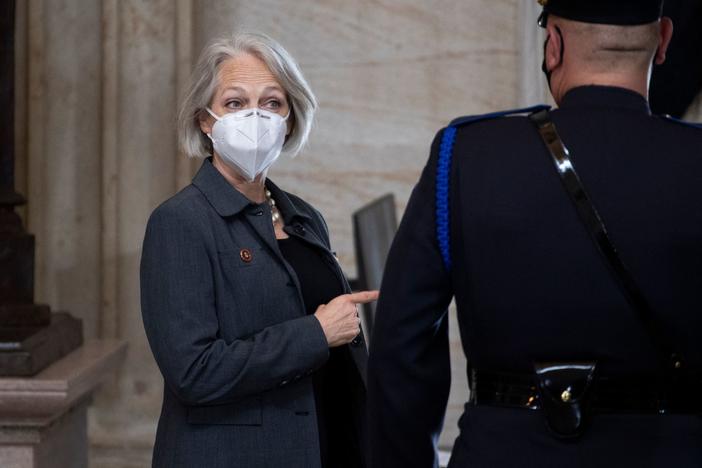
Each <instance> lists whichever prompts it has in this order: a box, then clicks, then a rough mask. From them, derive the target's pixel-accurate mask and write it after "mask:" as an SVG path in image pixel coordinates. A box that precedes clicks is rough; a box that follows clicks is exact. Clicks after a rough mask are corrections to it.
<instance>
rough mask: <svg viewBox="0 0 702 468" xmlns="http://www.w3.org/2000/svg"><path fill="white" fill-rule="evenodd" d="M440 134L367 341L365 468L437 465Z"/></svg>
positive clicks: (442, 348)
mask: <svg viewBox="0 0 702 468" xmlns="http://www.w3.org/2000/svg"><path fill="white" fill-rule="evenodd" d="M439 141H440V139H439V137H438V136H437V138H435V140H434V143H433V145H432V151H431V155H430V158H429V162H428V163H427V165H426V167H425V168H424V171H423V173H422V176H421V178H420V180H419V183H418V184H417V186H416V187H415V188H414V191H413V192H412V195H411V197H410V201H409V204H408V206H407V209H406V211H405V214H404V216H403V218H402V222H401V223H400V227H399V228H398V231H397V234H396V237H395V239H394V241H393V244H392V247H391V248H390V252H389V254H388V259H387V263H386V266H385V272H384V276H383V281H382V285H381V290H380V291H381V292H380V299H379V302H378V308H377V312H376V317H375V324H374V327H373V331H372V337H371V344H370V358H369V368H368V374H369V375H368V406H369V412H370V413H369V432H370V441H371V461H372V463H371V466H372V467H374V468H375V467H383V468H392V467H403V468H412V467H422V468H427V467H432V466H436V467H438V454H437V453H436V444H437V440H438V437H439V433H440V432H441V429H442V426H443V419H444V413H445V410H446V403H447V400H448V393H449V387H450V382H451V374H450V371H451V370H450V360H449V342H448V314H447V308H448V305H449V303H450V302H451V298H452V294H453V293H452V287H451V279H450V276H449V273H448V271H447V270H446V269H445V267H444V263H443V261H442V257H441V254H440V250H439V246H438V243H437V241H436V223H435V194H434V193H435V180H436V167H437V153H438V145H439Z"/></svg>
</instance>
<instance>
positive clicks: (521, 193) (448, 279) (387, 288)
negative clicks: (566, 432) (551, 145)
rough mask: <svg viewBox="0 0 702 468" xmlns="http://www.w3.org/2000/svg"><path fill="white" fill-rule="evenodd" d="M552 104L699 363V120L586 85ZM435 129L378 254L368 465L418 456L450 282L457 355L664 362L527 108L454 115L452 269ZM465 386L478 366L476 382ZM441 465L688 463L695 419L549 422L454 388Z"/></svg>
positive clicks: (628, 370)
mask: <svg viewBox="0 0 702 468" xmlns="http://www.w3.org/2000/svg"><path fill="white" fill-rule="evenodd" d="M552 117H553V121H554V123H555V125H556V127H557V128H558V131H559V133H560V135H561V137H562V139H563V141H564V142H565V144H566V146H567V147H568V149H569V150H570V155H571V158H572V160H573V165H574V166H575V168H576V170H577V171H578V173H579V175H580V178H581V179H582V182H583V184H584V185H585V187H586V188H587V190H588V192H589V195H590V197H591V199H592V201H593V203H594V204H595V206H596V207H597V208H598V211H599V213H600V215H601V216H602V217H603V219H604V222H605V224H606V225H607V227H608V231H609V235H610V236H611V238H612V241H613V242H614V244H615V245H616V246H617V248H618V249H619V252H620V254H621V257H622V259H623V261H624V263H625V264H627V266H628V267H629V268H630V270H631V271H632V274H633V275H634V277H635V278H636V280H637V282H638V283H639V286H640V287H641V289H642V290H643V292H644V293H645V294H646V297H647V299H648V301H649V302H650V303H651V305H652V307H653V309H654V311H655V312H656V314H657V315H658V320H659V321H660V322H661V323H662V324H663V325H662V326H663V327H664V328H665V333H666V334H668V335H669V336H670V337H671V339H673V340H675V342H676V343H677V344H678V345H679V347H680V348H681V352H682V354H683V356H684V357H685V358H686V359H687V363H688V366H689V368H690V369H691V370H692V371H697V372H700V371H701V370H702V130H700V129H698V128H692V127H691V126H687V125H685V124H682V123H678V122H673V121H671V120H669V119H666V118H663V117H658V116H655V115H652V114H651V112H650V110H649V107H648V103H647V102H646V100H645V99H644V97H643V96H641V95H639V94H637V93H634V92H632V91H628V90H625V89H621V88H611V87H601V86H587V87H580V88H576V89H573V90H571V91H570V92H568V93H567V94H566V96H565V97H564V99H563V102H562V103H561V106H560V108H559V109H557V110H555V111H553V113H552ZM442 134H443V132H440V133H439V135H437V139H436V140H435V142H434V145H433V147H432V151H431V156H430V158H429V162H428V164H427V166H426V168H425V170H424V173H423V174H422V177H421V179H420V181H419V184H418V185H417V187H416V188H415V189H414V192H413V194H412V197H411V199H410V201H409V205H408V207H407V210H406V212H405V215H404V218H403V221H402V223H401V225H400V227H399V230H398V233H397V236H396V238H395V241H394V243H393V245H392V248H391V250H390V253H389V257H388V261H387V266H386V270H385V276H384V278H383V282H382V287H381V293H380V300H379V302H378V308H377V313H376V318H375V324H374V329H373V337H372V340H371V346H370V349H371V351H370V361H369V367H368V392H369V393H368V404H369V410H370V411H369V415H370V416H369V421H370V422H371V424H372V425H371V426H370V428H371V429H370V431H369V432H370V440H371V446H372V449H371V450H372V454H373V455H372V461H373V462H374V463H372V466H373V467H374V468H376V467H377V468H394V467H398V468H399V467H402V468H415V467H416V468H420V467H421V468H431V467H432V466H433V464H434V461H435V459H434V457H435V443H434V442H435V439H434V438H433V437H434V436H435V435H436V434H437V433H438V431H439V430H440V429H441V426H442V421H443V415H444V411H445V408H446V401H447V397H448V393H449V385H450V362H449V340H448V334H447V314H446V313H445V311H446V308H447V307H448V305H449V303H450V302H451V300H452V298H455V301H456V306H457V316H458V325H459V327H460V333H461V341H462V344H463V350H464V352H465V354H466V356H467V358H468V364H469V368H470V367H473V368H475V369H478V370H484V371H503V372H513V373H520V374H528V373H531V372H533V362H535V361H536V362H538V361H541V362H549V361H551V362H553V361H577V360H593V359H594V360H596V361H598V366H599V371H600V372H601V375H603V376H616V377H627V376H630V377H634V376H641V377H642V378H645V379H650V381H653V380H654V379H655V378H657V377H659V376H660V372H659V367H658V363H659V356H658V353H657V351H656V348H655V347H654V346H653V344H652V343H651V340H650V339H649V337H648V335H647V334H646V332H645V330H644V328H643V326H642V324H641V323H640V321H639V320H638V318H637V315H636V313H635V312H634V311H633V310H632V309H631V308H630V307H629V305H628V303H627V301H626V299H625V298H624V296H623V295H622V293H621V291H620V289H619V287H618V286H617V284H616V282H615V281H614V280H613V278H612V276H611V275H610V272H609V270H608V268H607V266H606V264H605V263H604V262H603V260H602V258H601V257H600V255H599V254H598V252H597V249H596V248H595V246H594V245H593V243H592V241H591V240H590V238H589V237H588V233H587V231H586V229H585V228H584V226H583V224H582V223H581V222H580V220H579V218H578V215H577V214H576V212H575V209H574V208H573V206H572V203H571V201H570V200H569V198H568V195H567V194H566V193H565V191H564V190H563V187H562V185H561V180H560V178H559V176H558V174H557V172H556V169H555V167H554V164H553V161H552V159H551V157H550V155H549V154H548V152H547V149H546V147H545V145H544V143H543V141H542V140H541V138H540V137H539V133H538V132H537V130H536V128H535V126H534V124H533V123H532V122H531V121H530V120H529V119H528V118H526V117H525V116H515V117H506V118H495V119H492V120H485V121H482V122H477V123H472V124H468V125H465V126H461V127H459V128H458V129H457V133H456V140H455V145H454V149H453V164H452V167H451V190H450V197H449V199H450V213H451V229H450V233H451V253H452V261H453V264H452V268H451V270H450V271H449V270H447V269H446V268H445V267H444V263H443V260H442V257H441V253H440V250H439V245H438V242H437V237H436V215H435V213H436V204H435V201H436V197H435V190H436V183H435V181H436V170H437V157H438V154H439V148H440V141H441V136H442ZM478 385H479V382H478ZM459 428H460V436H459V437H458V439H457V440H456V442H455V444H454V446H453V453H452V457H451V462H450V465H449V466H450V467H451V468H463V467H468V468H484V467H489V468H501V467H521V468H532V467H533V468H551V467H553V468H562V467H578V468H600V467H610V466H611V467H613V466H617V467H661V468H662V467H666V468H667V467H673V466H674V467H676V468H683V467H684V468H692V467H700V466H702V418H700V416H698V415H680V414H666V415H661V416H658V415H654V414H635V415H632V414H629V415H627V414H603V415H596V416H594V417H593V418H592V421H591V424H590V426H589V427H588V429H587V430H586V431H585V434H584V435H583V437H582V438H580V439H579V440H577V441H562V440H557V439H555V438H554V437H552V436H551V435H550V434H549V433H548V431H547V428H546V425H545V424H544V420H543V416H542V414H541V413H540V412H539V411H530V410H525V409H519V408H516V409H511V408H503V407H490V406H481V405H478V406H473V405H471V404H469V405H467V406H466V408H465V412H464V414H463V416H462V417H461V419H460V422H459Z"/></svg>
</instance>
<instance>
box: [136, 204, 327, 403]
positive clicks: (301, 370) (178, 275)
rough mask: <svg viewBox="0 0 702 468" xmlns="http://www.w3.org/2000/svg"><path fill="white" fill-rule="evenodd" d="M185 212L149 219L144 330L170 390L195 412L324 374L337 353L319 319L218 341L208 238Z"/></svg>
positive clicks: (167, 210)
mask: <svg viewBox="0 0 702 468" xmlns="http://www.w3.org/2000/svg"><path fill="white" fill-rule="evenodd" d="M178 208H179V206H175V207H170V206H165V205H162V206H161V207H159V208H158V209H157V210H156V211H155V212H154V213H153V214H152V216H151V218H150V219H149V223H148V225H147V229H146V235H145V238H144V245H143V251H142V258H141V309H142V318H143V320H144V327H145V330H146V335H147V337H148V340H149V344H150V346H151V349H152V351H153V354H154V356H155V358H156V362H157V364H158V366H159V368H160V370H161V372H162V374H163V377H164V380H165V382H166V385H168V386H169V387H170V388H171V390H172V391H173V392H174V393H175V394H176V396H177V397H178V398H179V399H180V400H181V401H183V402H184V403H185V404H189V405H208V404H223V403H229V402H232V401H236V400H238V399H241V398H243V397H247V396H250V395H253V394H258V393H261V392H264V391H266V390H271V389H273V388H275V387H277V386H283V385H285V384H287V383H288V382H289V381H292V380H296V379H297V378H300V377H301V376H303V375H304V374H305V373H306V372H309V371H312V370H314V369H317V368H319V367H320V366H322V365H323V364H324V362H325V361H326V360H327V358H328V356H329V347H328V344H327V340H326V337H325V335H324V331H323V330H322V327H321V325H320V324H319V321H318V320H317V319H316V317H314V316H313V315H309V316H305V317H301V318H298V319H294V320H290V321H286V322H283V323H279V324H276V325H274V326H270V327H268V328H265V329H263V330H262V331H260V332H258V333H256V334H255V335H253V336H251V337H248V338H246V339H239V340H234V341H225V340H224V339H222V338H220V337H219V336H218V329H219V322H218V319H217V314H216V309H215V303H214V301H215V295H214V282H213V276H212V262H214V261H215V259H213V258H211V257H210V253H209V252H208V250H207V249H206V246H205V238H206V230H203V228H202V226H203V225H206V224H205V223H201V222H200V223H199V222H198V220H197V219H196V218H195V217H194V216H192V215H190V216H189V215H188V214H187V212H184V210H180V209H178Z"/></svg>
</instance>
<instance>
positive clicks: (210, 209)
mask: <svg viewBox="0 0 702 468" xmlns="http://www.w3.org/2000/svg"><path fill="white" fill-rule="evenodd" d="M193 77H194V78H193V80H192V85H191V88H190V92H189V93H188V95H187V97H186V99H185V102H184V103H183V106H182V109H181V113H180V116H179V136H180V142H181V146H182V148H183V150H184V151H185V153H186V154H188V155H189V156H192V157H206V158H207V159H205V161H204V162H203V164H202V167H201V169H200V171H199V172H198V174H197V175H196V176H195V178H194V179H193V182H192V184H191V185H189V186H188V187H186V188H185V189H183V190H182V191H181V192H179V193H178V194H177V195H175V196H174V197H172V198H171V199H169V200H167V201H166V202H165V203H163V204H162V205H161V206H159V207H158V208H157V209H156V210H155V211H154V212H153V214H152V215H151V218H150V219H149V223H148V226H147V229H146V236H145V239H144V248H143V253H142V262H141V295H142V315H143V319H144V326H145V328H146V334H147V336H148V339H149V343H150V345H151V349H152V351H153V353H154V356H155V358H156V362H157V363H158V366H159V368H160V370H161V372H162V374H163V377H164V380H165V388H164V396H163V409H162V412H161V417H160V420H159V425H158V431H157V434H156V443H155V448H154V458H153V466H156V467H168V468H173V467H208V468H210V467H304V468H309V467H323V468H328V467H334V468H336V467H361V466H365V450H364V447H365V445H366V443H365V436H364V430H363V429H364V425H365V421H364V415H365V369H366V356H367V351H366V345H365V342H364V339H363V336H362V334H361V331H360V328H359V319H358V313H357V304H360V303H365V302H368V301H372V300H375V299H376V298H377V292H375V291H373V292H369V291H364V292H360V293H355V294H352V293H351V291H350V289H349V286H348V283H347V282H346V279H345V277H344V274H343V273H342V271H341V269H340V267H339V265H338V263H337V262H336V261H335V259H334V256H333V254H332V252H331V250H330V245H329V235H328V232H327V228H326V224H325V222H324V220H323V219H322V216H321V215H320V214H319V212H318V211H317V210H315V209H314V208H313V207H312V206H310V205H309V204H308V203H306V202H305V201H303V200H301V199H300V198H298V197H296V196H294V195H291V194H289V193H287V192H285V191H283V190H281V189H279V188H278V187H277V186H276V185H275V184H273V183H272V182H271V181H270V180H268V179H267V177H266V174H267V171H268V169H269V167H270V166H271V165H272V164H273V163H274V162H275V161H276V159H277V158H278V156H279V155H280V154H281V153H283V154H289V155H291V156H294V155H296V154H297V153H298V152H299V151H300V149H301V148H302V147H303V146H304V144H305V142H306V140H307V137H308V135H309V132H310V127H311V122H312V118H313V115H314V111H315V108H316V102H315V98H314V96H313V94H312V92H311V91H310V89H309V86H308V84H307V82H306V81H305V79H304V78H303V76H302V74H301V72H300V70H299V68H298V66H297V64H296V63H295V61H294V60H293V59H292V58H291V57H290V55H289V54H288V53H287V52H286V51H285V50H284V49H283V48H282V47H281V46H280V45H279V44H277V43H276V42H274V41H273V40H271V39H270V38H268V37H266V36H263V35H258V34H238V35H234V36H233V37H228V38H224V39H219V40H216V41H214V42H212V43H211V44H210V45H209V46H207V47H206V48H205V49H204V50H203V52H202V55H201V56H200V59H199V61H198V64H197V66H196V69H195V72H194V75H193Z"/></svg>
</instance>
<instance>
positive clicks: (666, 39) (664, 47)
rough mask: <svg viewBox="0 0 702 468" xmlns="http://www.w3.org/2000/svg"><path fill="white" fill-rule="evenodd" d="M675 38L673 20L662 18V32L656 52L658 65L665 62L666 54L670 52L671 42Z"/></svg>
mask: <svg viewBox="0 0 702 468" xmlns="http://www.w3.org/2000/svg"><path fill="white" fill-rule="evenodd" d="M672 38H673V20H671V19H670V18H668V17H667V16H664V17H663V18H661V25H660V32H659V37H658V50H657V51H656V59H655V63H656V65H662V64H663V63H664V62H665V54H666V52H667V51H668V46H669V45H670V40H671V39H672Z"/></svg>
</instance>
